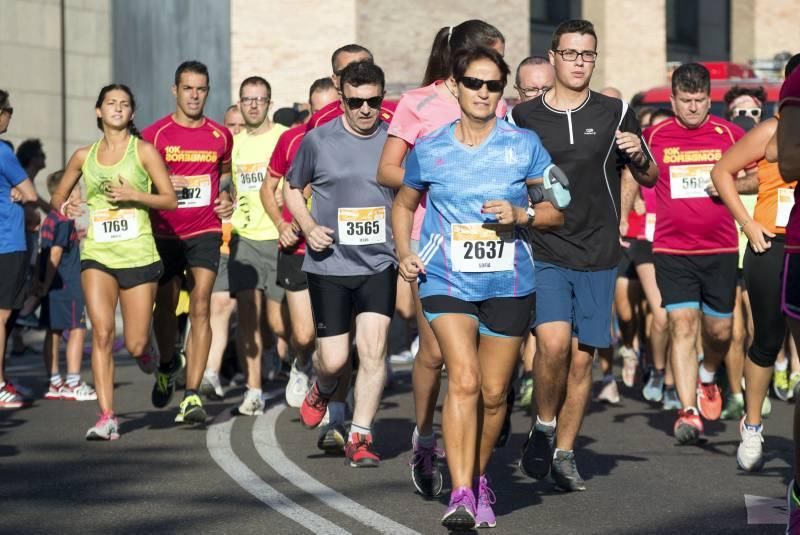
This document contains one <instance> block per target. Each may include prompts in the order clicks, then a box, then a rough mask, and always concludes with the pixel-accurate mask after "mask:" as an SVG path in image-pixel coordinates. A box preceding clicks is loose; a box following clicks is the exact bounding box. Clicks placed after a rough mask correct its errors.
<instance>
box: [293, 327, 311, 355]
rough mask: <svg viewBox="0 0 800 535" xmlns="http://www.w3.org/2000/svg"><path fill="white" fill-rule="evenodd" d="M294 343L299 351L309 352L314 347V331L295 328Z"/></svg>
mask: <svg viewBox="0 0 800 535" xmlns="http://www.w3.org/2000/svg"><path fill="white" fill-rule="evenodd" d="M292 343H293V344H294V347H295V349H296V350H298V351H307V350H309V349H311V348H312V346H313V345H314V329H305V328H299V329H298V328H293V329H292Z"/></svg>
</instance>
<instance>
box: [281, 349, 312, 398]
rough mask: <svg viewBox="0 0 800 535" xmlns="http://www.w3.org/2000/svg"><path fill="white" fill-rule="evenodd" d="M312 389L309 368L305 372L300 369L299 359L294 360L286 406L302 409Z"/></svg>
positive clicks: (287, 387) (287, 386)
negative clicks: (309, 390)
mask: <svg viewBox="0 0 800 535" xmlns="http://www.w3.org/2000/svg"><path fill="white" fill-rule="evenodd" d="M310 387H311V382H310V380H309V377H308V368H306V369H305V370H303V369H301V368H299V367H298V361H297V359H294V362H293V363H292V370H291V371H290V372H289V383H288V384H287V385H286V404H287V405H289V406H290V407H294V408H296V409H298V408H300V406H301V405H302V404H303V400H304V399H305V398H306V394H308V389H309V388H310Z"/></svg>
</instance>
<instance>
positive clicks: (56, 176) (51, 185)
mask: <svg viewBox="0 0 800 535" xmlns="http://www.w3.org/2000/svg"><path fill="white" fill-rule="evenodd" d="M62 178H64V170H63V169H59V170H58V171H53V172H52V173H50V174H49V175H47V180H46V182H45V183H46V184H47V192H48V193H49V194H50V196H52V195H53V193H55V192H56V188H58V185H59V184H60V183H61V179H62Z"/></svg>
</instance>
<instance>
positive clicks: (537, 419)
mask: <svg viewBox="0 0 800 535" xmlns="http://www.w3.org/2000/svg"><path fill="white" fill-rule="evenodd" d="M536 423H537V424H539V425H543V426H545V427H555V426H556V419H555V417H554V418H553V419H552V420H551V421H549V422H545V421H544V420H542V419H541V418H539V415H538V414H537V415H536Z"/></svg>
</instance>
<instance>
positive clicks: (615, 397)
mask: <svg viewBox="0 0 800 535" xmlns="http://www.w3.org/2000/svg"><path fill="white" fill-rule="evenodd" d="M597 401H600V402H602V403H608V404H609V405H617V404H619V388H618V387H617V381H616V380H615V379H612V380H611V381H609V382H607V383H605V384H604V385H603V388H602V389H601V390H600V393H599V394H597Z"/></svg>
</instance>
